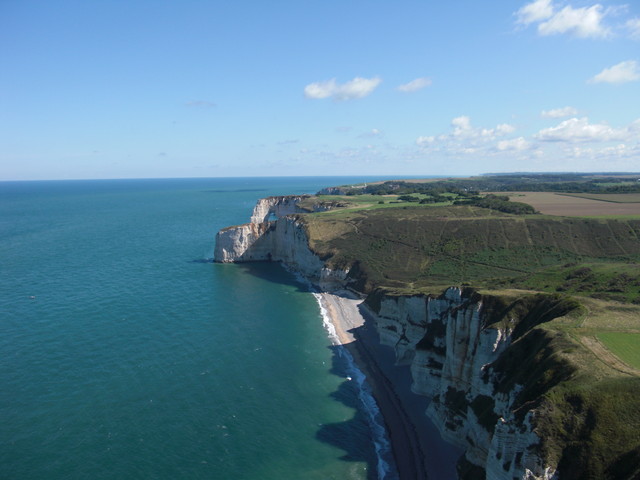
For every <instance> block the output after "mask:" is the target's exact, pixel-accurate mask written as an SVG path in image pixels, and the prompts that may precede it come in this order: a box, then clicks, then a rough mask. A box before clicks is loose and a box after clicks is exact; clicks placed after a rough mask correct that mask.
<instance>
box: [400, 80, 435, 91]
mask: <svg viewBox="0 0 640 480" xmlns="http://www.w3.org/2000/svg"><path fill="white" fill-rule="evenodd" d="M429 85H431V79H430V78H428V77H422V78H416V79H415V80H411V81H410V82H409V83H405V84H403V85H400V86H399V87H398V90H400V91H401V92H405V93H411V92H416V91H418V90H421V89H423V88H425V87H428V86H429Z"/></svg>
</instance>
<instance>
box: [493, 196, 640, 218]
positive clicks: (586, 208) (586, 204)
mask: <svg viewBox="0 0 640 480" xmlns="http://www.w3.org/2000/svg"><path fill="white" fill-rule="evenodd" d="M503 195H504V193H503ZM507 195H509V197H510V198H511V199H512V200H513V201H516V202H523V203H528V204H529V205H531V206H533V207H534V208H535V209H536V210H538V211H539V212H540V213H544V214H545V215H561V216H566V217H585V216H589V217H592V216H606V215H640V204H639V203H614V202H612V201H611V200H609V201H601V200H594V199H592V198H581V197H574V196H568V195H560V194H557V193H552V192H515V193H507Z"/></svg>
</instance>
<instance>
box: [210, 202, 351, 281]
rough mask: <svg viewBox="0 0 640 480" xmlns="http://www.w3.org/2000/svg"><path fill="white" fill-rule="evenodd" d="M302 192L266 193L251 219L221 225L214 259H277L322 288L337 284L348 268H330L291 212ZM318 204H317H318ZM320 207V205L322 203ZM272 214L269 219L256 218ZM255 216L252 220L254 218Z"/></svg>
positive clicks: (345, 276)
mask: <svg viewBox="0 0 640 480" xmlns="http://www.w3.org/2000/svg"><path fill="white" fill-rule="evenodd" d="M304 198H306V197H305V196H286V197H269V198H266V199H262V200H260V201H259V202H258V204H257V205H256V207H255V208H254V211H253V215H252V217H251V220H252V221H251V223H247V224H244V225H238V226H235V227H228V228H225V229H222V230H220V231H219V232H218V234H217V235H216V245H215V250H214V261H216V262H219V263H233V262H261V261H263V262H264V261H277V262H282V263H284V264H285V265H286V266H287V268H288V269H290V270H293V271H294V272H297V273H300V274H301V275H303V276H304V277H305V278H307V279H308V280H310V281H311V282H312V283H314V284H315V285H318V286H319V287H320V288H322V289H324V290H329V291H330V290H335V289H337V288H340V287H341V286H342V285H343V284H344V283H345V281H346V278H347V275H348V273H349V272H348V271H345V270H332V269H330V268H328V267H326V266H325V265H324V262H323V261H322V260H320V258H319V257H318V256H317V255H316V254H315V253H313V252H312V251H311V250H310V248H309V240H308V238H307V234H306V231H305V229H304V225H303V223H302V222H301V221H299V219H298V218H296V216H295V215H291V214H292V213H293V212H294V211H295V210H296V209H297V208H298V207H297V206H296V205H297V203H298V202H299V201H300V200H302V199H304ZM319 208H321V207H319ZM322 208H323V207H322ZM271 215H275V216H277V217H278V218H277V219H276V220H273V221H259V220H260V219H262V218H269V217H271ZM254 220H255V221H254Z"/></svg>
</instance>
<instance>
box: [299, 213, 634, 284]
mask: <svg viewBox="0 0 640 480" xmlns="http://www.w3.org/2000/svg"><path fill="white" fill-rule="evenodd" d="M305 221H306V223H307V228H308V233H309V237H310V238H311V240H312V245H311V246H312V248H313V249H314V250H316V251H317V252H318V253H319V254H320V255H321V256H323V257H324V258H326V259H328V260H329V263H331V264H333V265H335V266H341V267H342V266H347V265H354V266H355V267H356V268H357V273H358V276H359V278H360V279H361V287H363V288H364V289H365V290H370V289H371V288H374V287H379V286H386V287H391V288H398V289H407V290H423V289H425V288H427V287H429V289H430V290H432V287H434V286H448V285H451V284H469V285H472V286H474V287H486V286H495V285H496V284H497V283H498V281H500V283H501V284H502V285H505V284H508V283H510V282H511V281H508V282H505V279H512V278H517V277H523V276H524V275H526V276H527V277H530V276H531V275H532V274H534V273H536V272H541V271H544V269H545V268H550V267H558V266H562V265H567V264H573V265H576V264H578V263H585V262H590V263H592V264H593V263H595V264H597V263H601V262H611V261H617V262H624V263H626V262H637V261H638V260H639V259H640V241H639V240H638V238H640V220H616V219H604V220H595V219H579V218H564V217H547V216H542V215H527V216H513V215H508V214H504V213H501V212H496V211H492V210H487V209H484V208H477V207H472V206H433V207H423V206H404V207H396V208H393V209H391V208H385V209H361V210H345V211H337V212H328V213H324V214H318V215H311V216H307V217H306V220H305ZM501 279H502V280H501ZM555 283H558V282H557V281H556V282H555ZM557 286H559V285H555V284H554V288H555V287H557ZM594 287H597V285H595V284H594Z"/></svg>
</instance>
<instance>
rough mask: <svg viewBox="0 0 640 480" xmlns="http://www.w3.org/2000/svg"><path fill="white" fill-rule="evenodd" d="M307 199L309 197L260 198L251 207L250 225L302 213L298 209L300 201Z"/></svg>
mask: <svg viewBox="0 0 640 480" xmlns="http://www.w3.org/2000/svg"><path fill="white" fill-rule="evenodd" d="M305 198H309V195H283V196H277V197H267V198H261V199H260V200H258V203H256V206H255V207H253V213H252V214H251V223H263V222H267V221H269V220H271V219H277V218H280V217H284V216H285V215H291V214H293V213H303V212H305V210H302V209H301V208H299V207H298V203H300V201H301V200H303V199H305Z"/></svg>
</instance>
